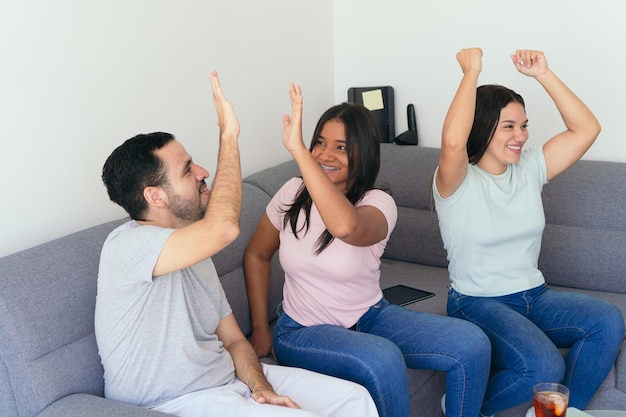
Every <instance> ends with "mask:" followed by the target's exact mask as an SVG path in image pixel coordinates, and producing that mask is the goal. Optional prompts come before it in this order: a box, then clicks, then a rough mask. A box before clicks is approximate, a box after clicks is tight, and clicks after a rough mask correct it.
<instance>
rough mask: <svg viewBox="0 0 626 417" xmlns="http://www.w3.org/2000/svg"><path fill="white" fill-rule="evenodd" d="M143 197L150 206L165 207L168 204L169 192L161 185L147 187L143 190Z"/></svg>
mask: <svg viewBox="0 0 626 417" xmlns="http://www.w3.org/2000/svg"><path fill="white" fill-rule="evenodd" d="M143 198H145V199H146V201H147V202H148V205H149V206H156V207H159V208H160V207H165V205H166V204H167V203H166V201H167V194H166V193H165V191H164V190H163V188H161V187H146V188H144V190H143Z"/></svg>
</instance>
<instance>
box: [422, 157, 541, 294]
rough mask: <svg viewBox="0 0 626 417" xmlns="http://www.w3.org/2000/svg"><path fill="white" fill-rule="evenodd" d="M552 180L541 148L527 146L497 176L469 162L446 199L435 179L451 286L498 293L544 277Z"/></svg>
mask: <svg viewBox="0 0 626 417" xmlns="http://www.w3.org/2000/svg"><path fill="white" fill-rule="evenodd" d="M546 182H547V171H546V162H545V159H544V156H543V150H542V149H541V148H533V149H528V150H525V151H524V152H523V153H522V155H521V158H520V162H519V163H517V164H511V165H509V166H508V168H507V169H506V171H505V172H504V173H503V174H500V175H492V174H490V173H488V172H486V171H484V170H482V169H481V168H479V167H478V166H476V165H473V164H470V165H469V167H468V171H467V176H466V177H465V180H464V181H463V183H462V184H461V185H460V187H459V188H458V189H457V190H456V191H455V193H454V194H453V195H451V196H450V197H447V198H442V197H441V196H440V195H439V193H438V191H437V187H436V185H435V181H433V195H434V197H435V208H436V210H437V215H438V217H439V228H440V230H441V237H442V240H443V243H444V247H445V249H446V250H447V252H448V261H449V265H448V271H449V273H450V281H451V282H452V287H453V288H454V289H455V290H456V291H458V292H460V293H461V294H465V295H470V296H489V297H496V296H501V295H506V294H513V293H516V292H519V291H524V290H527V289H530V288H534V287H537V286H539V285H541V284H542V283H544V282H545V280H544V278H543V274H542V273H541V271H539V269H537V262H538V259H539V251H540V249H541V236H542V234H543V229H544V226H545V216H544V212H543V204H542V201H541V191H542V189H543V186H544V184H546Z"/></svg>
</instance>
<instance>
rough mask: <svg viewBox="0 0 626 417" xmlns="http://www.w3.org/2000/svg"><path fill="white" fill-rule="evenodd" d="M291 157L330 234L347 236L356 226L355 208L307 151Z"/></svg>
mask: <svg viewBox="0 0 626 417" xmlns="http://www.w3.org/2000/svg"><path fill="white" fill-rule="evenodd" d="M292 155H293V157H294V159H295V160H296V162H297V163H298V167H299V168H300V173H301V174H302V178H303V180H304V184H305V185H306V187H307V190H308V191H309V194H310V195H311V199H312V200H313V202H314V203H315V206H316V207H317V210H318V211H319V213H320V216H321V217H322V220H323V221H324V224H325V225H326V228H327V229H328V231H329V232H330V234H332V235H333V236H335V237H339V238H341V237H344V236H346V235H349V234H350V231H351V230H353V229H355V228H356V227H357V226H358V217H357V211H356V208H355V207H354V206H353V205H352V203H350V201H349V200H348V199H347V198H346V196H345V195H344V194H343V193H342V192H341V191H340V190H339V189H338V188H337V187H336V186H335V185H334V184H333V183H332V181H330V179H329V178H328V176H327V175H326V174H325V173H324V171H323V170H322V169H321V168H320V166H319V164H318V163H317V161H315V159H314V158H313V156H312V155H311V153H310V152H309V151H308V150H306V149H305V150H303V151H302V152H300V153H299V154H296V153H293V154H292Z"/></svg>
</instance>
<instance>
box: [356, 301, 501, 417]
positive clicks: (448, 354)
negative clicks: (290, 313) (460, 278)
mask: <svg viewBox="0 0 626 417" xmlns="http://www.w3.org/2000/svg"><path fill="white" fill-rule="evenodd" d="M379 306H380V307H379V308H380V311H379V313H378V314H376V315H373V314H369V313H368V314H365V315H364V316H363V318H361V320H359V322H358V324H357V329H358V330H359V331H364V332H367V333H371V334H375V335H378V336H381V337H383V338H385V339H388V340H390V341H392V342H393V343H394V344H395V345H396V346H398V347H399V349H400V350H401V351H402V353H403V355H404V359H405V362H406V366H407V367H409V368H412V369H432V370H436V371H442V372H445V373H446V415H447V416H448V417H453V416H454V417H456V416H467V417H475V416H478V414H479V411H480V408H481V405H482V402H483V397H484V394H485V389H486V385H487V380H488V378H489V369H490V354H491V347H490V344H489V339H488V338H487V336H486V335H485V334H484V333H483V332H482V330H480V329H479V328H478V327H477V326H475V325H473V324H471V323H468V322H467V321H464V320H459V319H455V318H452V317H446V316H440V315H435V314H429V313H423V312H417V311H412V310H409V309H406V308H404V307H400V306H397V305H391V304H389V303H388V302H387V301H386V300H383V301H382V302H381V303H379Z"/></svg>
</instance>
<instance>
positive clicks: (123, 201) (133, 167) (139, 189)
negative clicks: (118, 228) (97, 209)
mask: <svg viewBox="0 0 626 417" xmlns="http://www.w3.org/2000/svg"><path fill="white" fill-rule="evenodd" d="M172 140H174V136H173V135H171V134H170V133H164V132H154V133H148V134H140V135H137V136H135V137H132V138H130V139H128V140H127V141H126V142H124V143H123V144H122V145H120V146H119V147H117V148H116V149H115V150H114V151H113V153H111V155H110V156H109V157H108V158H107V160H106V162H105V163H104V166H103V167H102V182H104V185H105V186H106V188H107V192H108V193H109V198H110V199H111V201H113V202H115V203H117V204H119V205H120V206H121V207H122V208H123V209H124V210H126V212H127V213H128V215H129V216H130V218H131V219H133V220H144V219H142V216H144V215H145V211H146V210H147V208H148V206H147V203H146V200H145V199H144V197H143V190H144V189H145V188H146V187H159V186H162V185H164V184H166V183H167V175H166V170H165V166H164V164H163V161H161V159H160V158H159V157H158V156H157V155H156V154H155V151H156V150H157V149H160V148H162V147H163V146H165V144H167V143H168V142H170V141H172Z"/></svg>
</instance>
